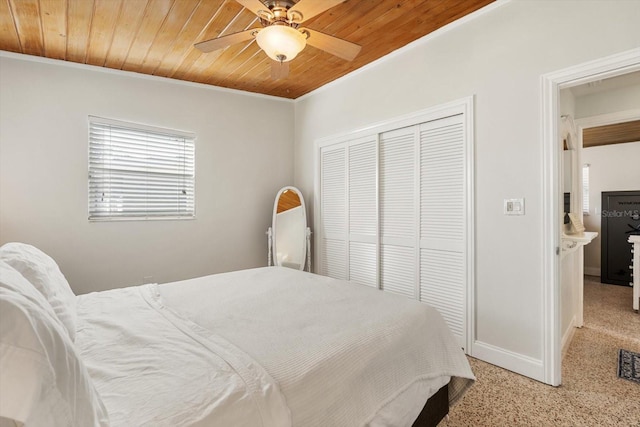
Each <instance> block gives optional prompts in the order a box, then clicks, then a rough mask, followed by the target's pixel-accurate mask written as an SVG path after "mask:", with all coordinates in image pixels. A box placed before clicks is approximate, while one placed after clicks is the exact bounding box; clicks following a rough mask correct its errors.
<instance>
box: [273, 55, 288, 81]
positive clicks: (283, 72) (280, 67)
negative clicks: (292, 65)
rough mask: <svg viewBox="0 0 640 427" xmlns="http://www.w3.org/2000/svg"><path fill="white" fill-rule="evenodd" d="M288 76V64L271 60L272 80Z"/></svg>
mask: <svg viewBox="0 0 640 427" xmlns="http://www.w3.org/2000/svg"><path fill="white" fill-rule="evenodd" d="M287 76H289V62H279V61H274V60H271V78H272V79H273V80H280V79H285V78H287Z"/></svg>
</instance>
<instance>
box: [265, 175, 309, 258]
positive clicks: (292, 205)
mask: <svg viewBox="0 0 640 427" xmlns="http://www.w3.org/2000/svg"><path fill="white" fill-rule="evenodd" d="M272 229H273V261H274V264H275V265H277V266H282V267H289V268H295V269H296V270H303V269H304V267H305V261H306V259H305V258H307V254H308V236H309V234H310V232H309V231H308V228H307V211H306V208H305V205H304V199H303V198H302V193H300V190H298V189H297V188H295V187H284V188H282V189H281V190H280V191H279V192H278V195H277V196H276V200H275V203H274V206H273V224H272Z"/></svg>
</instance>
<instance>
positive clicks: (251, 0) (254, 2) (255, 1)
mask: <svg viewBox="0 0 640 427" xmlns="http://www.w3.org/2000/svg"><path fill="white" fill-rule="evenodd" d="M236 2H238V3H240V4H241V5H242V6H243V7H244V8H245V9H248V10H250V11H251V12H253V13H255V14H256V15H258V16H259V17H260V18H267V17H269V18H267V19H271V18H270V17H272V16H273V14H272V13H271V11H270V10H269V8H268V7H267V6H265V5H264V4H263V3H262V2H261V1H260V0H236Z"/></svg>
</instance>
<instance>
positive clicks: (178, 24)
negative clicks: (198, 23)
mask: <svg viewBox="0 0 640 427" xmlns="http://www.w3.org/2000/svg"><path fill="white" fill-rule="evenodd" d="M199 2H200V0H179V2H175V3H174V4H173V6H172V7H171V9H170V10H169V13H168V14H167V16H166V19H165V20H164V22H163V23H162V26H161V27H160V28H159V29H158V32H157V33H156V37H155V39H154V40H153V43H152V44H151V46H150V47H149V50H148V51H147V55H146V57H145V58H144V61H143V62H142V65H141V66H140V67H138V69H137V70H136V72H138V73H143V74H154V72H155V70H156V69H157V68H158V66H159V65H160V63H161V62H162V59H163V58H164V56H165V55H166V54H167V53H169V52H170V51H171V48H172V47H173V44H174V42H175V41H176V39H177V38H178V37H179V36H180V33H181V32H182V30H183V29H184V26H185V25H186V24H187V22H188V21H189V18H190V17H191V15H192V14H193V12H194V11H195V9H196V6H198V3H199Z"/></svg>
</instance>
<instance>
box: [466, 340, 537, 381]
mask: <svg viewBox="0 0 640 427" xmlns="http://www.w3.org/2000/svg"><path fill="white" fill-rule="evenodd" d="M473 352H474V355H473V357H475V358H477V359H481V360H484V361H486V362H488V363H491V364H492V365H496V366H500V367H501V368H504V369H508V370H510V371H513V372H515V373H518V374H521V375H524V376H526V377H529V378H533V379H535V380H538V381H542V378H543V373H544V369H543V366H542V360H539V359H534V358H533V357H529V356H525V355H522V354H519V353H514V352H512V351H509V350H505V349H503V348H500V347H496V346H493V345H491V344H487V343H485V342H482V341H475V342H474V343H473Z"/></svg>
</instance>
